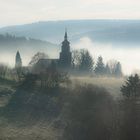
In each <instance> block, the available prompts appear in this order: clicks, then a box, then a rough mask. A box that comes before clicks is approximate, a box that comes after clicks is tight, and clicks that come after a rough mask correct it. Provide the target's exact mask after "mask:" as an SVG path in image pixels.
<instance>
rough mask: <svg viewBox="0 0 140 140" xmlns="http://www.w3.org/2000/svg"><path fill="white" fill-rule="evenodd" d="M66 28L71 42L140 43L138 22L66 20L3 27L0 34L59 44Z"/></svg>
mask: <svg viewBox="0 0 140 140" xmlns="http://www.w3.org/2000/svg"><path fill="white" fill-rule="evenodd" d="M65 27H67V28H68V33H69V38H70V40H71V41H72V42H74V41H77V40H79V39H80V38H82V37H89V38H90V39H92V40H93V41H95V42H105V43H140V39H139V37H140V20H67V21H46V22H38V23H32V24H25V25H18V26H10V27H4V28H1V29H0V33H2V34H5V33H10V34H13V35H16V36H26V37H31V38H36V39H43V40H47V41H50V42H54V43H60V42H61V41H62V39H63V36H64V30H65Z"/></svg>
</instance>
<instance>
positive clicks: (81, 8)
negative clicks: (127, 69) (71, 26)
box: [0, 0, 140, 26]
mask: <svg viewBox="0 0 140 140" xmlns="http://www.w3.org/2000/svg"><path fill="white" fill-rule="evenodd" d="M94 18H96V19H122V18H123V19H140V0H0V26H6V25H13V24H23V23H30V22H35V21H42V20H45V21H46V20H64V19H94Z"/></svg>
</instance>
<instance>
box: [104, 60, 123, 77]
mask: <svg viewBox="0 0 140 140" xmlns="http://www.w3.org/2000/svg"><path fill="white" fill-rule="evenodd" d="M107 65H108V67H109V68H110V75H111V76H115V77H122V75H123V73H122V66H121V63H120V62H118V61H117V60H109V61H108V62H107Z"/></svg>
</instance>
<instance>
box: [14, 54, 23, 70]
mask: <svg viewBox="0 0 140 140" xmlns="http://www.w3.org/2000/svg"><path fill="white" fill-rule="evenodd" d="M21 67H22V60H21V57H20V53H19V51H17V53H16V58H15V68H21Z"/></svg>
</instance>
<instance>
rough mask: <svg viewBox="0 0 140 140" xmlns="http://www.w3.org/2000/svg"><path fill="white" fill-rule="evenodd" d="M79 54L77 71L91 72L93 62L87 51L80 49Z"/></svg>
mask: <svg viewBox="0 0 140 140" xmlns="http://www.w3.org/2000/svg"><path fill="white" fill-rule="evenodd" d="M80 54H81V57H80V65H79V70H81V71H85V72H92V70H93V64H94V62H93V59H92V56H91V55H90V53H89V51H88V50H85V49H82V50H80Z"/></svg>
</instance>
